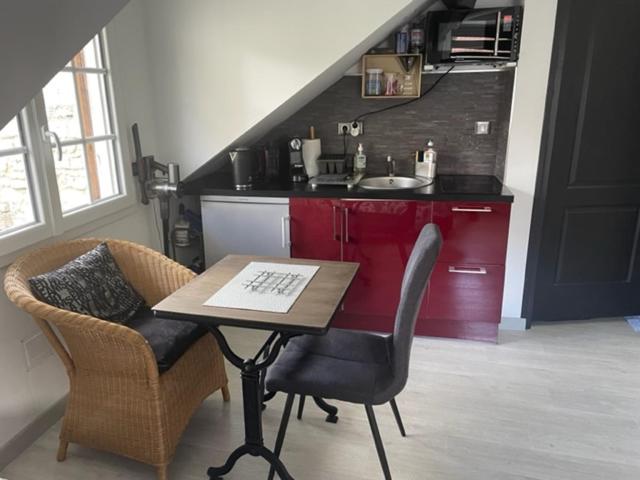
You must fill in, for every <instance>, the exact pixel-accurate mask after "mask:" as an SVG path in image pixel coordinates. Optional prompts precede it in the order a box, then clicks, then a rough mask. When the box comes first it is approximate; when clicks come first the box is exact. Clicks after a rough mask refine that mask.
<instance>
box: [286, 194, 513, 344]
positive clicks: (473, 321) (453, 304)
mask: <svg viewBox="0 0 640 480" xmlns="http://www.w3.org/2000/svg"><path fill="white" fill-rule="evenodd" d="M290 212H291V239H292V246H291V253H292V256H293V257H294V258H311V259H319V260H344V261H353V262H358V263H359V264H360V269H359V271H358V273H357V275H356V278H355V279H354V281H353V283H352V285H351V288H350V289H349V291H348V293H347V295H346V297H345V301H344V304H343V307H342V309H341V310H340V311H339V312H338V314H337V315H336V318H335V319H334V323H333V325H334V326H336V327H341V328H354V329H362V330H372V331H379V332H391V331H392V329H393V324H394V319H395V314H396V309H397V306H398V302H399V298H400V287H401V284H402V276H403V274H404V270H405V267H406V264H407V261H408V258H409V255H410V254H411V249H412V248H413V245H414V243H415V241H416V239H417V237H418V234H419V233H420V230H421V229H422V227H423V226H424V225H426V224H427V223H430V222H432V221H433V222H434V223H436V224H438V225H439V227H440V230H441V231H442V234H443V239H444V242H443V248H442V251H441V254H440V256H439V258H438V263H437V264H436V267H435V269H434V271H433V274H432V276H431V280H430V283H429V288H428V291H427V293H426V295H425V299H424V302H423V305H422V308H421V310H420V313H419V316H418V321H417V323H416V334H417V335H426V336H442V337H452V338H466V339H475V340H484V341H496V340H497V334H498V324H499V323H500V317H501V309H502V295H503V286H504V270H505V265H504V264H505V257H506V248H507V236H508V229H509V214H510V205H509V204H507V203H496V202H488V203H482V202H480V203H476V202H421V201H405V200H346V199H345V200H337V199H318V198H313V199H303V198H292V199H291V203H290Z"/></svg>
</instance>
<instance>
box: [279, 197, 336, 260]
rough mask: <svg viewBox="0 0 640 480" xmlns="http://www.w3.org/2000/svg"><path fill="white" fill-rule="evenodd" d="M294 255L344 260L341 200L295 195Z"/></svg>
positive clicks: (291, 208)
mask: <svg viewBox="0 0 640 480" xmlns="http://www.w3.org/2000/svg"><path fill="white" fill-rule="evenodd" d="M289 214H290V217H291V256H292V257H293V258H311V259H314V260H341V258H342V243H341V234H342V229H343V225H342V220H341V217H342V213H341V208H340V201H339V200H334V199H324V198H292V199H291V200H290V202H289Z"/></svg>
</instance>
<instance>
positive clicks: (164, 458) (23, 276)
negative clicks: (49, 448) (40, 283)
mask: <svg viewBox="0 0 640 480" xmlns="http://www.w3.org/2000/svg"><path fill="white" fill-rule="evenodd" d="M101 241H102V240H98V239H82V240H73V241H68V242H64V243H60V244H57V245H53V246H49V247H44V248H42V249H39V250H37V251H34V252H32V253H29V254H27V255H25V256H23V257H22V258H20V259H19V260H17V261H16V262H15V263H14V264H13V265H12V266H11V267H10V268H9V270H8V271H7V274H6V277H5V283H4V285H5V290H6V292H7V295H8V297H9V298H10V299H11V301H12V302H13V303H15V304H16V305H17V306H18V307H19V308H21V309H22V310H24V311H26V312H28V313H29V314H31V315H32V316H33V318H34V319H35V321H36V322H37V323H38V325H39V326H40V328H41V329H42V330H43V332H44V334H45V335H46V337H47V339H48V340H49V342H50V343H51V346H52V347H53V349H54V350H55V352H56V353H57V354H58V356H59V357H60V359H61V360H62V363H63V364H64V366H65V368H66V371H67V374H68V376H69V384H70V391H69V397H68V400H67V407H66V413H65V415H64V419H63V422H62V429H61V432H60V446H59V450H58V460H59V461H63V460H64V459H65V457H66V453H67V446H68V445H69V442H72V443H78V444H81V445H84V446H88V447H92V448H96V449H100V450H106V451H109V452H113V453H116V454H120V455H123V456H126V457H129V458H133V459H135V460H138V461H140V462H144V463H147V464H150V465H154V466H155V467H156V468H157V472H158V479H159V480H166V479H167V467H168V465H169V463H170V462H171V460H172V457H173V455H174V452H175V449H176V446H177V444H178V441H179V439H180V437H181V435H182V432H183V431H184V429H185V427H186V426H187V423H188V422H189V419H190V418H191V415H192V414H193V412H194V411H195V410H196V408H197V407H198V406H199V405H200V404H201V403H202V401H203V400H204V399H205V398H206V397H208V396H209V395H210V394H211V393H213V392H214V391H216V390H218V389H221V390H222V396H223V398H224V400H225V401H229V390H228V387H227V376H226V373H225V367H224V359H223V356H222V354H221V352H220V350H219V348H218V345H217V343H216V341H215V339H214V338H213V336H211V335H205V336H204V337H202V338H201V339H200V340H198V342H196V343H195V344H194V345H193V346H192V347H191V348H190V349H189V350H188V351H187V352H186V353H185V354H184V355H183V356H182V357H181V358H180V359H179V360H178V361H177V362H176V363H175V365H173V367H172V368H171V369H170V370H168V371H167V372H165V373H163V374H162V375H160V374H159V373H158V367H157V364H156V359H155V357H154V354H153V352H152V350H151V348H150V347H149V345H148V344H147V342H146V340H145V339H144V338H143V337H142V335H140V334H139V333H138V332H136V331H135V330H132V329H130V328H128V327H126V326H123V325H119V324H116V323H111V322H106V321H103V320H99V319H97V318H94V317H91V316H87V315H80V314H77V313H73V312H69V311H66V310H61V309H58V308H55V307H52V306H50V305H48V304H46V303H43V302H40V301H38V300H37V299H36V298H35V297H34V296H33V294H32V293H31V290H30V287H29V282H28V279H29V278H30V277H32V276H34V275H38V274H40V273H44V272H48V271H51V270H53V269H55V268H57V267H60V266H61V265H63V264H65V263H67V262H68V261H70V260H72V259H74V258H76V257H78V256H80V255H82V254H83V253H85V252H87V251H89V250H91V249H92V248H94V247H95V246H96V245H98V244H99V243H100V242H101ZM106 242H107V244H108V246H109V250H110V251H111V253H112V254H113V256H114V257H115V259H116V262H117V263H118V266H119V267H120V269H121V270H122V272H123V273H124V275H125V277H126V278H127V280H128V281H129V282H130V283H131V285H132V286H133V287H134V288H135V289H136V291H137V292H138V293H139V294H140V295H142V297H144V299H145V300H146V302H147V304H148V305H151V306H153V305H155V304H156V303H157V302H159V301H160V300H161V299H163V298H165V297H166V296H168V295H169V294H171V293H172V292H174V291H175V290H177V289H178V288H180V287H181V286H183V285H184V284H186V283H187V282H189V281H190V280H191V279H192V278H193V276H194V274H193V273H192V272H191V271H189V270H188V269H186V268H184V267H182V266H181V265H179V264H177V263H175V262H173V261H171V260H169V259H168V258H166V257H164V256H163V255H161V254H159V253H157V252H155V251H154V250H151V249H149V248H146V247H143V246H140V245H136V244H134V243H131V242H126V241H120V240H107V241H106ZM52 326H53V327H55V328H56V329H57V331H58V332H59V335H60V336H61V337H62V339H63V341H64V343H62V342H61V341H60V339H59V337H58V334H57V333H56V331H55V330H54V329H53V328H52Z"/></svg>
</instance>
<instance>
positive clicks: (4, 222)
mask: <svg viewBox="0 0 640 480" xmlns="http://www.w3.org/2000/svg"><path fill="white" fill-rule="evenodd" d="M35 220H36V219H35V214H34V212H33V204H32V202H31V192H30V185H29V175H28V173H27V169H26V167H25V158H24V155H11V156H6V157H0V233H2V232H5V231H7V230H9V229H13V228H16V227H22V226H25V225H28V224H30V223H33V222H35Z"/></svg>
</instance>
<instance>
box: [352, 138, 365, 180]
mask: <svg viewBox="0 0 640 480" xmlns="http://www.w3.org/2000/svg"><path fill="white" fill-rule="evenodd" d="M366 170H367V156H366V155H365V154H364V147H363V146H362V144H361V143H359V144H358V151H357V152H356V155H355V157H354V159H353V173H355V174H359V173H361V174H363V175H364V174H365V173H366Z"/></svg>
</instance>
